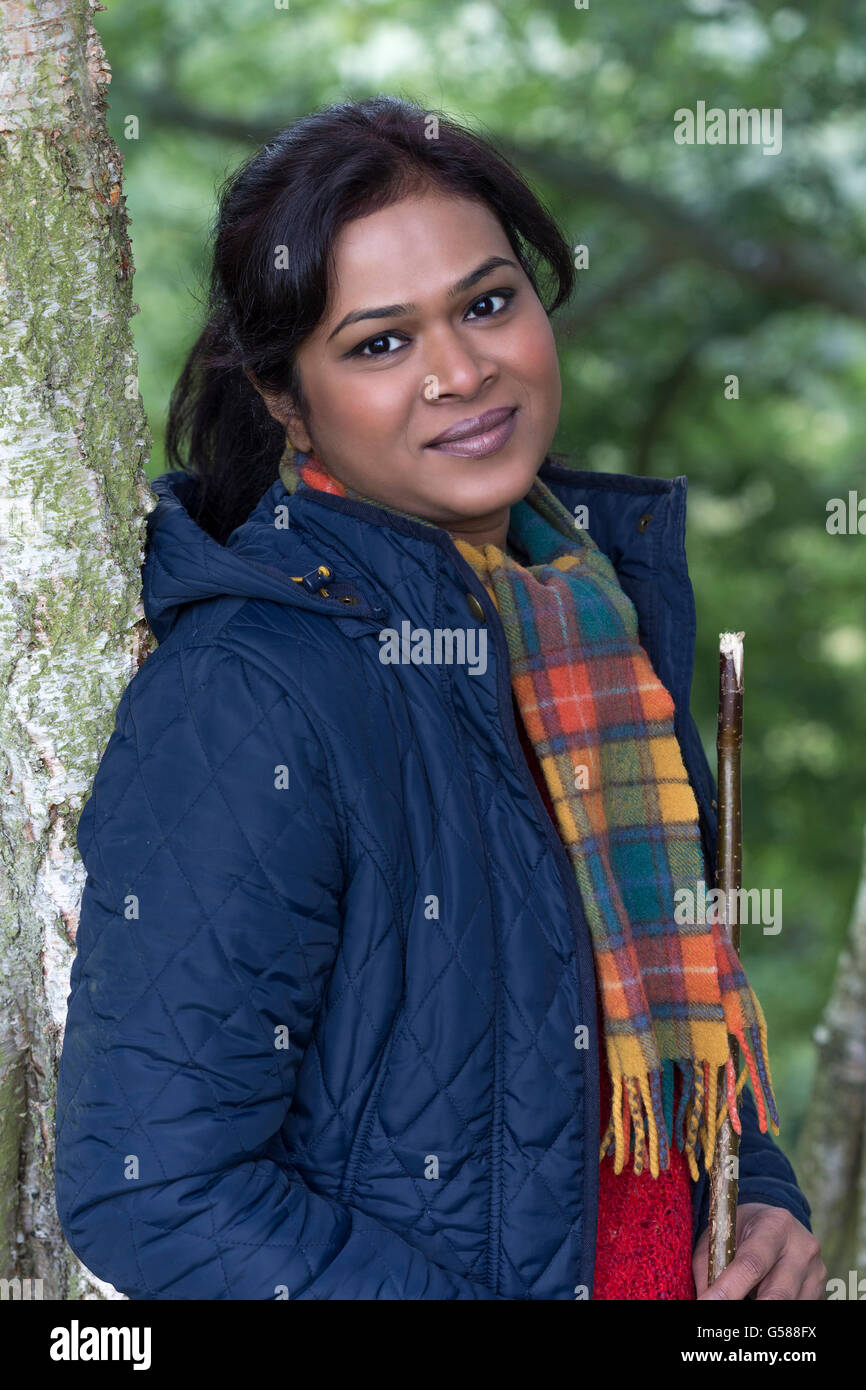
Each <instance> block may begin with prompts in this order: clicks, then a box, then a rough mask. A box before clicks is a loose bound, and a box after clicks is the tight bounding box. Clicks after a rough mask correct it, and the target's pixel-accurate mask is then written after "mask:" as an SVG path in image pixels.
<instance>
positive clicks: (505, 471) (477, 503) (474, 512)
mask: <svg viewBox="0 0 866 1390" xmlns="http://www.w3.org/2000/svg"><path fill="white" fill-rule="evenodd" d="M542 458H543V455H542ZM456 462H457V460H456V459H455V463H456ZM540 467H541V462H540V461H539V463H538V464H537V465H536V466H535V467H534V468H532V467H527V465H526V463H525V462H515V463H513V464H505V463H502V462H501V461H498V460H495V459H494V457H493V456H492V455H491V457H490V458H489V459H479V460H473V461H472V464H471V467H470V468H467V469H461V470H460V476H458V477H455V478H454V479H453V480H452V481H451V482H450V485H449V486H448V487H447V488H437V490H436V491H437V497H436V502H437V503H438V504H439V505H440V506H441V507H442V508H443V509H447V510H448V511H453V512H455V513H457V514H459V516H460V517H466V518H467V519H469V518H470V517H481V516H486V515H487V514H488V513H490V512H496V511H500V510H501V509H502V508H503V507H511V506H513V505H514V503H515V502H519V501H520V500H521V498H522V497H525V496H526V494H527V492H528V491H529V489H530V488H531V486H532V483H533V481H534V479H535V476H536V474H537V472H538V469H539V468H540Z"/></svg>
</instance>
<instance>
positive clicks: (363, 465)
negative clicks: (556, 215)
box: [269, 191, 562, 544]
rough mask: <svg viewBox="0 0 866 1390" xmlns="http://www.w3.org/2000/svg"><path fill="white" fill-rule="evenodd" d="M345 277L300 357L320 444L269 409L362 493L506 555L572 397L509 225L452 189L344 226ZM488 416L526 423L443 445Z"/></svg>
mask: <svg viewBox="0 0 866 1390" xmlns="http://www.w3.org/2000/svg"><path fill="white" fill-rule="evenodd" d="M494 259H497V260H498V261H499V263H498V264H495V265H491V264H490V262H491V261H492V260H494ZM335 268H336V275H335V278H334V281H333V283H332V286H331V289H330V302H329V304H328V307H327V310H326V314H325V317H324V319H323V320H322V322H321V323H319V324H318V326H317V328H316V329H315V331H314V332H313V334H312V335H311V336H310V337H308V338H307V339H306V340H305V342H304V343H303V345H302V347H301V349H300V352H299V354H298V359H297V361H298V367H299V370H300V375H301V381H302V385H303V389H304V392H305V393H306V397H307V401H308V405H309V412H308V413H309V424H310V432H309V433H307V430H306V428H305V426H304V424H303V423H302V421H301V420H300V417H299V416H298V415H297V414H295V413H291V414H289V415H286V414H285V413H284V412H285V404H283V407H282V413H281V411H280V409H279V408H278V409H277V410H274V408H273V404H272V402H271V401H269V408H271V409H272V410H273V412H274V413H275V414H277V416H278V418H281V419H283V421H284V423H285V424H286V425H287V429H288V434H289V438H290V439H291V441H292V442H293V444H295V446H296V447H298V448H300V449H302V450H304V451H305V452H308V451H309V450H310V448H313V449H315V452H316V454H317V455H318V457H319V458H320V459H321V461H322V463H323V464H324V465H325V467H326V468H327V469H328V470H329V471H330V472H331V473H332V474H333V475H334V476H335V477H336V478H337V479H339V481H340V482H342V483H345V484H346V485H347V486H349V487H350V488H352V489H354V490H355V491H357V492H361V493H364V494H365V495H366V496H369V497H373V498H375V499H376V500H377V501H382V502H385V503H386V504H387V505H389V506H392V507H397V508H399V509H400V510H403V511H410V512H414V513H415V514H416V515H418V516H422V517H424V518H425V519H426V520H428V521H432V522H435V523H436V524H438V525H441V526H444V527H446V528H448V529H450V530H456V531H458V532H462V533H463V534H465V535H466V536H467V538H468V539H473V540H475V542H476V543H477V544H481V543H483V542H484V541H486V540H491V539H493V538H494V536H496V537H498V538H499V539H498V541H497V543H499V544H504V540H505V530H506V529H507V519H508V508H509V507H510V506H511V504H512V503H514V502H516V501H518V500H519V499H520V498H521V497H524V496H525V495H526V493H527V491H528V490H529V487H530V485H531V483H532V480H533V478H534V477H535V475H536V473H537V472H538V469H539V467H540V465H541V463H542V461H543V459H544V456H545V454H546V453H547V451H548V449H549V448H550V445H551V443H552V441H553V437H554V434H555V432H556V426H557V422H558V419H559V410H560V404H561V399H562V387H561V382H560V376H559V363H558V360H557V355H556V348H555V344H554V339H553V333H552V331H551V328H550V323H549V321H548V318H547V315H546V313H545V311H544V308H543V306H542V304H541V302H540V300H539V299H538V297H537V295H536V293H535V291H534V290H533V288H532V285H531V283H530V281H529V279H528V278H527V276H526V274H525V273H524V271H523V270H522V269H521V268H520V266H519V265H518V263H517V261H516V260H515V256H514V252H513V250H512V248H511V246H510V244H509V242H508V239H507V237H506V236H505V233H504V232H503V230H502V227H501V226H500V224H499V222H498V221H497V219H496V217H495V216H494V215H493V214H492V213H491V212H490V211H489V210H488V209H487V207H486V206H484V205H483V204H480V203H476V202H474V201H472V200H470V199H465V198H458V197H455V196H453V195H450V196H449V195H447V194H443V193H442V192H439V191H425V192H423V193H418V194H416V195H413V196H407V197H406V198H404V199H403V200H402V201H401V202H398V203H394V204H392V205H391V206H390V207H386V208H383V209H382V210H381V211H379V212H376V213H372V214H371V215H370V216H367V217H363V218H359V219H357V220H355V221H354V222H351V223H348V224H347V225H346V226H345V227H343V229H342V231H341V233H340V235H339V237H338V238H337V240H336V242H335ZM469 281H471V283H468V282H469ZM461 282H464V283H463V284H462V285H461ZM347 320H349V321H347ZM489 411H499V412H500V414H504V413H505V412H506V411H510V412H512V414H511V415H510V416H509V418H508V420H507V421H506V422H505V423H504V424H501V425H500V426H499V428H498V429H497V428H496V427H495V425H494V427H493V428H492V429H491V427H490V426H489V425H488V426H487V428H486V429H484V428H482V435H481V436H479V435H478V433H477V427H475V428H476V433H475V436H474V437H473V438H469V439H466V440H464V441H463V442H461V443H457V442H451V443H447V444H443V445H442V446H440V447H434V446H433V444H432V441H433V440H434V439H436V438H437V437H438V436H439V435H441V434H442V433H443V431H446V430H450V429H451V427H452V426H455V425H460V424H461V423H462V422H465V421H467V420H469V421H470V422H471V420H472V418H473V417H478V416H481V415H484V414H486V413H487V412H489ZM449 450H451V451H453V452H449ZM461 523H462V525H461Z"/></svg>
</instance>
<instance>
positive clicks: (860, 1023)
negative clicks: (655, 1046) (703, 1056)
mask: <svg viewBox="0 0 866 1390" xmlns="http://www.w3.org/2000/svg"><path fill="white" fill-rule="evenodd" d="M863 849H864V852H863V869H862V874H861V877H860V885H859V888H858V890H857V896H856V899H855V903H854V910H853V913H852V915H851V924H850V927H849V931H848V940H847V942H846V945H845V949H844V950H843V951H842V954H841V956H840V957H839V964H838V966H837V968H836V980H835V983H834V985H833V989H832V991H831V994H830V1000H829V1002H828V1004H827V1007H826V1009H825V1010H824V1016H823V1018H822V1020H821V1022H820V1023H819V1024H818V1027H817V1028H816V1029H815V1034H814V1039H815V1043H816V1045H817V1052H818V1056H817V1068H816V1073H815V1084H814V1087H813V1089H812V1097H811V1100H810V1103H809V1108H808V1111H807V1113H806V1119H805V1122H804V1125H803V1130H802V1133H801V1136H800V1142H799V1145H798V1148H797V1155H796V1159H795V1167H796V1172H797V1180H798V1182H799V1183H800V1185H801V1187H802V1188H803V1190H804V1192H805V1193H806V1196H807V1198H808V1200H809V1205H810V1207H811V1209H812V1229H813V1230H814V1232H815V1235H816V1236H817V1237H818V1239H819V1240H820V1242H821V1257H822V1259H823V1261H824V1263H825V1265H826V1266H827V1270H828V1274H829V1276H830V1277H831V1278H836V1279H844V1280H845V1281H846V1286H848V1282H849V1275H850V1272H851V1271H852V1270H855V1271H857V1275H858V1278H859V1279H862V1278H866V835H864V841H863ZM861 1296H862V1295H861Z"/></svg>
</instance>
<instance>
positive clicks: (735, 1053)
mask: <svg viewBox="0 0 866 1390" xmlns="http://www.w3.org/2000/svg"><path fill="white" fill-rule="evenodd" d="M744 636H745V633H743V632H721V633H719V723H718V736H717V739H716V749H717V752H718V786H719V807H718V810H719V833H718V842H717V844H718V848H717V854H716V887H717V888H720V889H721V890H722V892H723V893H724V894H725V916H724V923H725V927H726V929H727V931H728V935H729V937H730V939H731V942H732V944H733V947H734V950H735V951H736V952H737V955H739V954H740V915H739V896H740V895H739V893H737V892H735V891H734V890H736V889H739V888H740V887H741V886H742V851H743V843H742V821H741V804H740V755H741V753H742V747H743V637H744ZM729 1041H730V1047H731V1057H732V1060H733V1064H734V1075H735V1076H736V1075H737V1073H738V1072H739V1068H740V1056H739V1047H738V1045H737V1040H736V1038H734V1037H730V1038H729ZM722 1082H724V1074H723V1076H722ZM722 1094H724V1090H723V1091H722ZM739 1151H740V1136H739V1135H738V1134H737V1132H736V1130H735V1129H734V1127H733V1125H732V1124H731V1119H730V1115H728V1114H727V1113H726V1114H725V1118H724V1121H723V1122H722V1124H721V1126H720V1127H719V1132H718V1135H717V1138H716V1148H715V1153H714V1155H713V1163H712V1170H711V1172H710V1225H709V1279H710V1283H711V1284H712V1283H713V1281H714V1280H715V1279H717V1278H718V1277H719V1275H720V1274H721V1272H722V1270H723V1269H725V1268H726V1267H727V1266H728V1265H729V1264H730V1263H731V1260H732V1259H733V1258H734V1251H735V1249H736V1244H737V1195H738V1181H737V1174H738V1170H739Z"/></svg>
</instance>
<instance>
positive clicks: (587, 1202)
mask: <svg viewBox="0 0 866 1390" xmlns="http://www.w3.org/2000/svg"><path fill="white" fill-rule="evenodd" d="M454 557H455V561H456V564H457V566H458V568H459V570H460V573H461V574H462V575H463V576H464V578H465V579H466V580H467V582H468V583H469V586H470V589H471V591H472V592H473V593H474V594H475V597H476V598H477V599H478V601H479V603H480V604H481V607H482V609H483V611H484V615H485V621H486V622H487V624H488V626H489V627H490V628H491V629H492V631H493V636H494V640H495V643H496V652H497V656H498V658H499V659H498V661H497V705H498V708H499V722H500V725H501V727H502V731H503V733H504V734H505V741H506V743H507V744H508V748H509V751H510V753H511V758H512V761H513V763H514V765H515V767H516V768H517V770H518V774H519V776H520V777H521V779H522V781H523V785H524V787H525V789H526V791H527V793H528V795H529V798H530V801H531V802H532V804H533V805H534V806H535V810H536V815H537V816H538V819H539V821H540V823H541V826H542V831H543V833H544V835H545V836H546V838H547V842H548V844H549V845H550V847H551V849H552V850H553V853H554V857H555V859H556V862H557V864H558V866H559V874H560V878H561V880H562V885H563V889H564V893H565V898H566V902H567V903H568V905H569V907H570V909H571V912H570V917H571V926H572V931H573V933H574V939H575V946H576V950H577V960H578V972H579V976H580V996H581V1009H582V1012H583V1017H582V1018H581V1019H580V1020H578V1021H579V1022H580V1023H585V1024H586V1025H587V1027H588V1029H589V1036H590V1038H597V1036H598V1020H597V1012H598V1011H597V1008H596V999H595V962H594V960H593V955H592V946H591V937H590V928H589V923H588V922H587V920H586V914H585V912H584V909H583V903H582V901H581V897H580V890H579V888H578V886H577V881H576V879H575V876H574V869H573V868H572V866H571V862H570V860H569V858H568V855H567V853H566V850H565V846H564V845H563V843H562V840H561V839H560V838H559V835H558V834H557V832H556V829H555V827H554V825H553V823H552V821H551V819H550V815H549V813H548V810H547V807H546V806H545V804H544V801H543V799H542V796H541V792H540V791H539V790H538V787H537V786H536V785H535V778H534V777H533V776H532V772H531V771H530V769H529V765H528V763H527V761H526V758H525V756H524V753H523V749H522V748H521V746H520V738H519V736H518V733H517V726H516V723H515V718H514V707H513V705H512V702H511V681H510V679H509V673H510V670H511V658H510V656H509V653H508V644H507V642H506V639H505V628H504V627H503V625H502V619H501V618H500V616H499V613H498V612H490V611H489V610H488V602H489V595H488V593H487V590H486V589H485V588H484V586H483V585H482V584H481V581H480V580H479V579H478V577H477V575H476V574H475V571H474V570H473V569H472V568H471V567H470V566H469V565H468V564H467V563H466V561H465V560H464V559H463V556H462V555H461V554H460V552H459V550H458V549H457V547H456V546H454ZM506 709H507V711H508V712H507V715H506V714H505V713H504V712H505V710H506ZM587 1085H588V1087H589V1092H588V1094H587V1091H586V1087H587ZM583 1104H584V1120H585V1124H584V1130H585V1134H588V1135H596V1136H597V1135H598V1134H599V1122H600V1100H599V1058H598V1054H597V1052H596V1051H595V1049H594V1048H592V1047H589V1048H587V1049H586V1066H585V1068H584V1098H583ZM587 1148H589V1153H588V1154H587V1153H586V1151H584V1184H583V1211H582V1220H583V1253H582V1257H581V1265H580V1270H579V1272H578V1279H577V1285H576V1289H575V1298H577V1297H578V1293H577V1289H578V1288H581V1287H582V1288H583V1289H585V1291H586V1292H585V1294H584V1297H585V1298H588V1299H589V1298H592V1285H593V1279H594V1276H595V1247H596V1241H597V1227H598V1189H599V1163H598V1146H597V1144H596V1141H595V1140H589V1141H588V1142H585V1145H584V1149H585V1150H586V1149H587ZM500 1233H501V1226H500ZM498 1283H499V1280H498V1275H497V1279H496V1287H494V1288H493V1292H494V1293H498V1292H499V1287H498Z"/></svg>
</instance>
